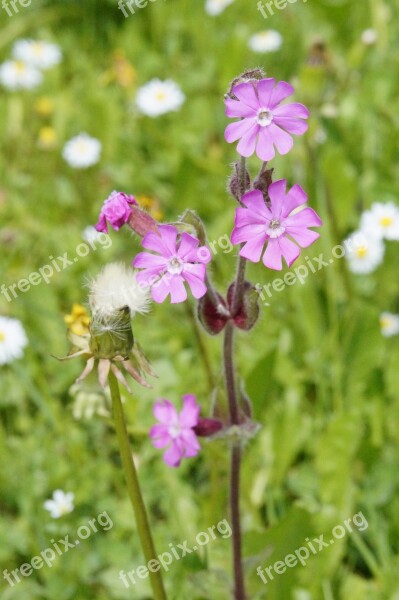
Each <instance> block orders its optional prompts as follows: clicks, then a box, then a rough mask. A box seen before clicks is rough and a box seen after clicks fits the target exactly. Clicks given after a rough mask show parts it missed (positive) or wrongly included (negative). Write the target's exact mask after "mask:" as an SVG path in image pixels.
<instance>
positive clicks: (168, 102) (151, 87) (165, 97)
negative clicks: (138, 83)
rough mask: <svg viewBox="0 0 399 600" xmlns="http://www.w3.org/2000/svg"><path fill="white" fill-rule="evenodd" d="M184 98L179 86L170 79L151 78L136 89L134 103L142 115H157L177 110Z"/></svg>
mask: <svg viewBox="0 0 399 600" xmlns="http://www.w3.org/2000/svg"><path fill="white" fill-rule="evenodd" d="M185 99H186V97H185V95H184V94H183V92H182V91H181V89H180V87H179V86H178V85H177V83H175V82H174V81H172V80H171V79H167V80H166V81H161V80H160V79H152V80H151V81H149V82H148V83H146V84H145V85H143V86H142V87H141V88H139V89H138V91H137V96H136V104H137V107H138V109H139V110H140V112H142V113H143V114H144V115H147V116H148V117H158V116H159V115H164V114H165V113H168V112H171V111H173V110H179V108H180V107H181V105H182V104H183V102H184V101H185Z"/></svg>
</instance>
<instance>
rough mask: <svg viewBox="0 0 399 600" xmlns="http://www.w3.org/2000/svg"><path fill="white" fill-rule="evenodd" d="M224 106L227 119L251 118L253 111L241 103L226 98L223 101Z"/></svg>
mask: <svg viewBox="0 0 399 600" xmlns="http://www.w3.org/2000/svg"><path fill="white" fill-rule="evenodd" d="M224 102H225V105H226V116H227V117H240V118H243V117H253V116H254V109H253V108H250V107H249V106H248V105H247V104H244V103H243V102H240V101H237V100H232V99H231V98H226V100H225V101H224Z"/></svg>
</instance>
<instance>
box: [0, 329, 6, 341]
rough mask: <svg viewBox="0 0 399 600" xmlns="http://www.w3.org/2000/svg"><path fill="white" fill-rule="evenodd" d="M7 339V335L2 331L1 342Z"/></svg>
mask: <svg viewBox="0 0 399 600" xmlns="http://www.w3.org/2000/svg"><path fill="white" fill-rule="evenodd" d="M5 339H6V335H5V333H3V332H2V331H0V342H4V340H5Z"/></svg>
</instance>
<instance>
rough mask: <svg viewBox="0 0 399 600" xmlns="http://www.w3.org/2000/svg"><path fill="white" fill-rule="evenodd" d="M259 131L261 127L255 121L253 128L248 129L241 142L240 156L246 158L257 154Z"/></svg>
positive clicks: (239, 144) (238, 149)
mask: <svg viewBox="0 0 399 600" xmlns="http://www.w3.org/2000/svg"><path fill="white" fill-rule="evenodd" d="M259 129H260V127H259V125H258V124H257V123H256V121H255V122H254V123H253V125H252V127H251V128H250V129H248V131H247V132H246V133H244V135H243V136H242V138H241V140H240V141H239V143H238V145H237V152H238V154H241V156H245V157H249V156H252V154H253V153H254V152H255V148H256V140H257V137H258V132H259Z"/></svg>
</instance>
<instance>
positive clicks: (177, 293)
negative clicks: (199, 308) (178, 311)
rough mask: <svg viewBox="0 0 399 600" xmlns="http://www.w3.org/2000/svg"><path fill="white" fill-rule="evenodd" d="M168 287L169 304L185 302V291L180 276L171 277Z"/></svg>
mask: <svg viewBox="0 0 399 600" xmlns="http://www.w3.org/2000/svg"><path fill="white" fill-rule="evenodd" d="M169 287H170V302H171V304H179V302H184V301H185V300H187V290H186V288H185V287H184V280H183V277H182V276H181V275H173V277H172V278H171V280H170V284H169Z"/></svg>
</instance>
